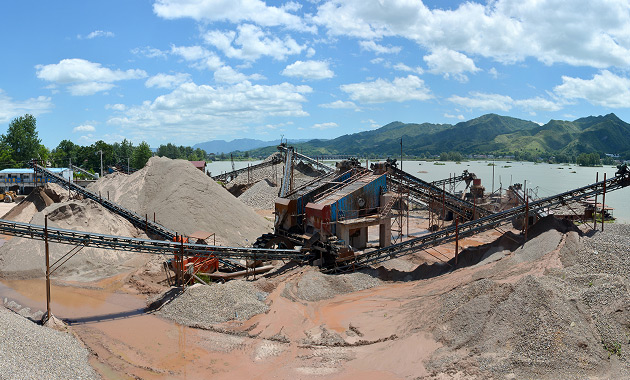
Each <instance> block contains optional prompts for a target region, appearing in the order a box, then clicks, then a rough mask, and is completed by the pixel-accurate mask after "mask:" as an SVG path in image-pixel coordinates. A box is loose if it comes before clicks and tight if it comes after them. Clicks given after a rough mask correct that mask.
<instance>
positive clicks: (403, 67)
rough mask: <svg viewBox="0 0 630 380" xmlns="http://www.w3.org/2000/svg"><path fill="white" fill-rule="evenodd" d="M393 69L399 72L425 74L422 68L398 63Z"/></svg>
mask: <svg viewBox="0 0 630 380" xmlns="http://www.w3.org/2000/svg"><path fill="white" fill-rule="evenodd" d="M393 68H394V70H398V71H407V72H411V73H416V74H421V75H422V74H424V69H423V68H422V67H420V66H417V67H409V66H407V65H405V64H404V63H397V64H395V65H394V66H393Z"/></svg>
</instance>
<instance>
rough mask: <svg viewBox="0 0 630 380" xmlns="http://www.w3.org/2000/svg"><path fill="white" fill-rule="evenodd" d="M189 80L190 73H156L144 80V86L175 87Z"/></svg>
mask: <svg viewBox="0 0 630 380" xmlns="http://www.w3.org/2000/svg"><path fill="white" fill-rule="evenodd" d="M189 81H190V74H187V73H177V74H174V75H171V74H162V73H160V74H157V75H154V76H152V77H151V78H149V79H147V81H146V82H144V85H145V86H146V87H158V88H175V87H177V86H179V85H180V84H182V83H185V82H189Z"/></svg>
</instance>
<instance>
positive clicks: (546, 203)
mask: <svg viewBox="0 0 630 380" xmlns="http://www.w3.org/2000/svg"><path fill="white" fill-rule="evenodd" d="M626 186H630V173H628V172H627V171H624V172H623V174H622V175H617V176H615V177H613V178H611V179H608V180H606V181H600V182H597V183H594V184H592V185H588V186H584V187H580V188H577V189H574V190H569V191H567V192H564V193H560V194H557V195H553V196H550V197H547V198H542V199H538V200H535V201H532V202H530V203H529V211H530V213H536V212H538V211H539V210H544V209H549V208H551V207H553V206H557V205H559V204H566V203H569V202H574V201H578V200H580V199H582V198H588V197H592V196H595V195H599V194H602V193H603V192H604V191H606V192H610V191H615V190H618V189H621V188H624V187H626ZM525 209H526V206H525V205H521V206H517V207H514V208H511V209H509V210H505V211H501V212H498V213H495V214H491V215H487V216H484V217H482V218H479V219H476V220H472V221H469V222H466V223H463V224H460V225H459V231H458V234H459V237H460V238H461V237H466V236H470V235H473V234H476V233H478V232H482V231H486V230H489V229H492V228H495V227H498V226H499V225H500V224H502V223H505V222H508V221H511V220H512V219H513V218H519V217H521V218H522V217H523V216H524V214H525V212H526V210H525ZM454 239H455V226H451V227H448V228H445V229H443V230H440V231H438V232H435V233H431V234H427V235H423V236H420V237H418V238H415V239H411V240H407V241H405V242H402V243H398V244H394V245H391V246H389V247H386V248H381V249H377V250H375V251H372V252H369V253H365V254H362V255H358V256H356V257H355V258H354V259H353V260H347V261H345V262H344V263H343V265H338V266H337V267H335V268H329V269H326V270H325V271H326V272H344V271H348V270H352V269H353V268H359V267H362V266H367V265H374V264H377V263H380V262H383V261H387V260H389V259H392V258H395V257H400V256H405V255H408V254H411V253H413V252H417V251H422V250H426V249H428V248H431V247H435V246H438V245H441V244H444V243H447V242H449V241H452V240H454Z"/></svg>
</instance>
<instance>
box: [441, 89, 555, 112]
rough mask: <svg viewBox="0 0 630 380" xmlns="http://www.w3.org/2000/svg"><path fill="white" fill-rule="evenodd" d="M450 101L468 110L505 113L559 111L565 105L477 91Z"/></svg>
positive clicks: (452, 97) (546, 100) (537, 98)
mask: <svg viewBox="0 0 630 380" xmlns="http://www.w3.org/2000/svg"><path fill="white" fill-rule="evenodd" d="M448 100H449V101H450V102H452V103H455V104H459V105H462V106H464V107H467V108H476V109H480V110H484V111H504V112H507V111H509V110H511V109H512V107H514V106H517V107H520V108H522V109H525V110H528V111H558V110H561V109H562V106H563V105H564V102H562V101H553V100H549V99H544V98H542V97H535V98H529V99H517V100H514V99H512V97H510V96H507V95H500V94H486V93H482V92H476V91H472V92H470V93H469V96H459V95H453V96H451V97H450V98H448Z"/></svg>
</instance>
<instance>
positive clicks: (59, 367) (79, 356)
mask: <svg viewBox="0 0 630 380" xmlns="http://www.w3.org/2000/svg"><path fill="white" fill-rule="evenodd" d="M0 326H2V328H0V379H2V380H5V379H6V380H19V379H34V380H35V379H36V380H41V379H51V380H52V379H61V380H66V379H98V378H99V376H98V375H97V374H96V373H95V372H94V370H93V369H92V368H91V367H90V365H89V364H88V351H87V350H86V349H85V348H84V347H83V346H82V345H81V344H80V343H79V342H78V341H77V340H76V339H75V338H74V337H73V336H72V335H70V334H68V333H63V332H59V331H56V330H53V329H51V328H48V327H43V326H39V325H37V324H35V323H33V322H31V321H29V320H27V319H25V318H23V317H21V316H19V315H17V314H15V313H13V312H11V311H8V310H7V309H5V308H3V307H1V306H0Z"/></svg>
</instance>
